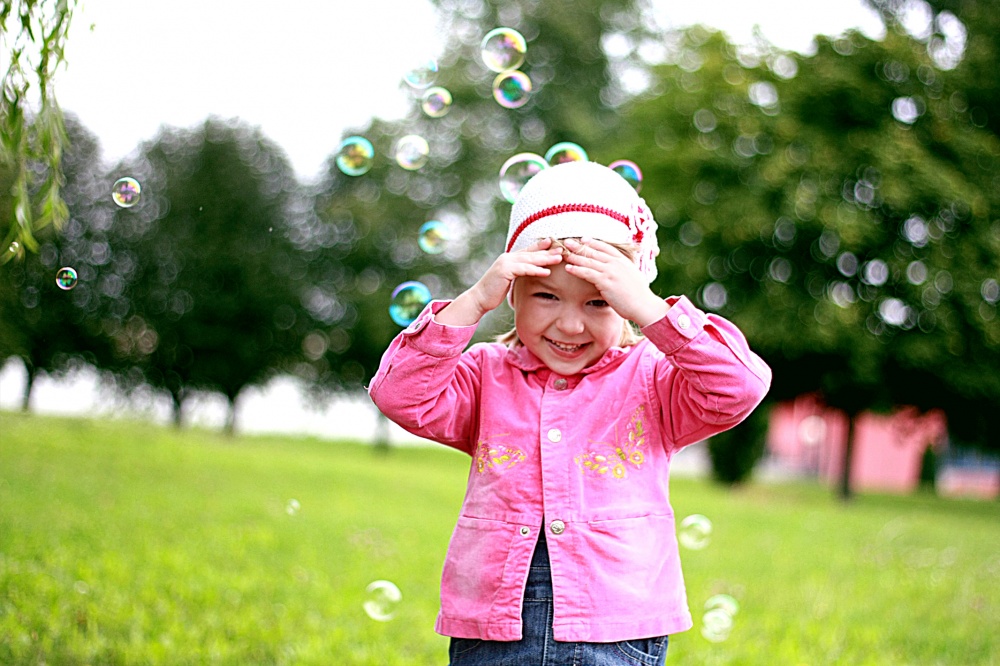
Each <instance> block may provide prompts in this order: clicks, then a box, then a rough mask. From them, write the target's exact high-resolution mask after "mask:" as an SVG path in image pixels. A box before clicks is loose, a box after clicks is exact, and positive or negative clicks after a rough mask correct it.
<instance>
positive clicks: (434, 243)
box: [417, 220, 448, 254]
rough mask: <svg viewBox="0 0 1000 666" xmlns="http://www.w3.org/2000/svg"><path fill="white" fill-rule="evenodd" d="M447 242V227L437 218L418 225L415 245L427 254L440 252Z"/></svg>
mask: <svg viewBox="0 0 1000 666" xmlns="http://www.w3.org/2000/svg"><path fill="white" fill-rule="evenodd" d="M447 244H448V227H447V225H445V223H444V222H441V221H439V220H430V221H429V222H424V223H423V225H421V227H420V234H419V236H418V237H417V245H419V246H420V249H421V250H423V251H424V252H426V253H427V254H441V253H442V252H444V250H445V246H447Z"/></svg>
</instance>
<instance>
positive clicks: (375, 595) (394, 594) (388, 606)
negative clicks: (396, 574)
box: [362, 580, 403, 622]
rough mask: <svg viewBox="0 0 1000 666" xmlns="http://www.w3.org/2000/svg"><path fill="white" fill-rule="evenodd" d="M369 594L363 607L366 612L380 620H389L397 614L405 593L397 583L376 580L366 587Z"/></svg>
mask: <svg viewBox="0 0 1000 666" xmlns="http://www.w3.org/2000/svg"><path fill="white" fill-rule="evenodd" d="M365 591H366V592H367V596H366V598H365V601H364V603H363V604H362V607H363V608H364V609H365V613H366V614H367V615H368V617H370V618H371V619H373V620H376V621H378V622H388V621H389V620H391V619H392V618H393V617H395V616H396V607H397V606H398V605H399V602H400V601H402V600H403V594H402V592H400V591H399V587H397V586H396V584H395V583H393V582H391V581H388V580H376V581H372V582H371V583H369V584H368V587H366V588H365Z"/></svg>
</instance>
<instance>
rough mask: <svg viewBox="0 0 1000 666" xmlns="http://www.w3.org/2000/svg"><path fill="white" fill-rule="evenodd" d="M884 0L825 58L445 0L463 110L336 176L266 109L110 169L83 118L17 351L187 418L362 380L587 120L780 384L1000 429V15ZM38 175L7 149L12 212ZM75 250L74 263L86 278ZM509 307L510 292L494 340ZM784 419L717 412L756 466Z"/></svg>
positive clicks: (2, 311)
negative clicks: (511, 195)
mask: <svg viewBox="0 0 1000 666" xmlns="http://www.w3.org/2000/svg"><path fill="white" fill-rule="evenodd" d="M871 4H872V6H874V7H876V8H877V9H879V11H880V12H881V13H882V16H883V18H884V20H885V23H886V26H887V30H886V36H885V38H884V39H881V40H872V39H869V38H867V37H865V36H864V35H861V34H859V33H855V32H851V33H849V34H847V35H845V36H843V37H839V38H835V39H834V38H829V39H828V38H822V37H820V38H817V47H816V52H815V53H814V54H812V55H809V56H803V55H800V54H796V53H786V52H782V51H780V50H778V49H776V48H775V47H773V46H772V45H770V44H768V43H766V42H764V41H762V40H761V41H760V42H758V43H757V44H756V45H752V46H740V47H737V46H734V45H733V44H731V43H729V42H728V41H727V40H726V39H725V38H724V36H723V35H721V34H720V33H716V32H713V31H710V30H706V29H704V28H700V27H695V28H691V29H686V30H680V31H664V30H660V29H658V28H657V27H656V26H655V24H654V22H653V18H652V14H651V12H650V9H649V7H648V6H647V5H646V4H645V3H644V2H640V1H638V0H636V1H633V0H609V1H603V2H599V1H598V0H586V1H584V2H582V3H581V2H572V3H570V2H569V1H568V0H556V1H554V2H546V3H537V2H530V1H528V0H524V1H523V2H499V1H495V0H488V1H487V0H480V1H473V2H469V1H467V0H464V1H459V0H440V1H439V2H438V3H437V5H438V7H439V10H440V15H441V17H442V29H443V30H446V31H447V34H448V35H449V42H448V44H447V48H446V51H445V53H444V54H443V55H442V57H441V59H440V71H439V72H438V78H437V81H436V85H440V86H444V87H445V88H447V89H448V90H449V91H450V93H451V95H452V98H453V104H452V107H451V109H450V111H449V112H448V113H447V114H446V115H443V116H442V117H430V116H428V115H427V114H425V113H423V112H422V111H421V110H420V92H419V91H414V101H413V111H412V113H411V114H410V115H409V116H407V117H406V118H404V119H402V120H398V121H384V120H379V119H373V120H372V121H371V122H370V123H368V124H367V125H366V126H363V127H358V128H354V129H353V130H352V131H351V132H348V133H346V134H358V135H362V136H365V137H367V138H368V139H369V140H370V141H371V142H372V144H373V146H374V148H375V159H374V161H373V164H372V168H371V170H370V171H368V172H367V173H365V174H364V175H360V176H349V175H346V174H345V173H344V172H342V171H341V170H340V169H338V168H337V166H336V160H335V157H336V156H335V155H334V154H331V156H330V158H329V160H328V162H327V167H326V168H325V169H324V173H323V175H322V176H321V177H320V178H319V179H318V180H317V181H316V182H313V183H309V184H304V183H301V182H298V181H297V180H296V178H295V177H294V174H293V173H292V171H291V169H290V168H289V166H288V163H287V161H286V159H285V158H284V156H283V154H282V153H281V150H280V149H279V148H278V147H277V146H275V145H274V144H273V143H271V142H270V141H269V140H267V139H266V138H265V137H263V136H261V134H260V132H259V131H258V130H256V129H254V128H251V127H248V126H246V125H245V124H243V123H240V122H227V121H223V120H221V119H210V120H208V121H206V122H205V123H204V124H203V125H201V126H199V127H195V128H189V129H174V128H165V129H163V130H162V131H161V132H160V134H159V135H158V136H157V137H155V138H154V139H152V140H151V141H149V142H146V143H144V144H142V145H141V146H139V147H138V150H137V151H136V152H135V157H134V158H132V159H129V160H127V161H125V162H123V163H121V164H117V165H114V166H113V167H111V168H106V167H104V166H102V165H101V163H100V160H99V158H98V154H99V151H98V146H97V142H96V140H95V139H94V138H93V136H92V135H90V133H89V132H88V131H87V130H86V128H84V127H82V126H80V125H79V123H77V122H75V121H74V120H73V119H72V117H68V118H67V122H66V127H67V133H68V136H69V138H70V141H69V145H68V148H67V150H66V151H65V154H64V156H63V170H64V174H65V182H64V185H63V189H62V192H63V194H64V198H65V202H66V205H67V208H68V211H69V220H68V222H67V223H66V225H65V227H64V228H63V229H62V231H61V232H58V233H57V232H55V231H54V230H49V229H42V230H40V231H39V232H38V233H37V238H38V241H39V247H38V250H37V252H23V250H24V248H20V249H17V250H16V251H15V253H17V252H20V253H21V255H20V256H19V257H18V259H17V260H15V261H8V262H7V263H6V264H4V265H3V266H2V267H0V280H2V283H0V284H2V286H0V358H7V357H10V356H18V357H20V358H22V359H23V360H24V362H25V365H26V366H27V367H28V372H29V378H33V377H34V376H35V375H36V374H37V373H47V374H57V373H60V372H65V371H66V370H68V369H70V368H72V367H74V365H75V364H79V363H87V364H90V365H92V366H94V367H96V368H98V369H99V370H100V371H101V372H103V373H104V374H105V376H106V377H108V378H110V380H111V381H113V382H115V383H116V384H117V385H118V386H120V387H121V388H123V389H125V390H129V389H133V388H136V387H140V386H151V387H154V388H156V389H159V390H161V391H164V392H166V393H168V394H169V395H170V396H171V398H172V401H173V404H174V407H175V414H176V415H177V418H178V419H179V418H180V414H181V412H182V406H183V404H184V401H185V400H186V398H187V397H189V396H190V394H191V392H193V391H216V392H219V393H221V394H223V395H225V396H226V397H227V399H228V400H229V403H230V405H231V410H230V411H231V413H235V410H234V409H232V406H233V405H234V404H235V401H236V400H237V398H238V396H239V395H240V393H241V391H242V390H243V389H244V388H246V387H248V386H255V385H260V384H261V383H263V382H265V381H267V380H268V379H269V378H270V377H273V376H274V375H276V374H293V375H296V376H298V377H301V378H303V379H304V380H306V381H307V382H308V383H309V385H310V386H313V387H314V388H315V389H316V391H317V392H318V393H320V394H324V393H327V392H329V391H340V390H358V389H361V388H362V386H363V385H364V383H365V382H366V380H367V379H368V378H369V377H371V375H372V374H373V373H374V370H375V368H376V366H377V363H378V359H379V357H380V356H381V353H382V351H383V350H384V349H385V347H386V346H387V344H388V342H389V340H390V339H391V338H392V336H393V335H395V333H396V332H398V330H399V326H398V325H396V324H395V323H393V322H392V320H391V319H390V318H389V316H388V314H387V307H388V304H389V300H390V295H391V292H392V290H393V289H394V287H396V286H397V285H398V284H400V283H401V282H403V281H405V280H420V281H423V282H425V283H426V284H428V286H430V287H431V291H432V293H433V294H434V296H435V297H449V296H452V295H454V294H456V293H457V292H458V291H459V290H460V289H461V288H462V287H463V286H464V285H466V284H470V283H471V282H472V281H473V280H475V279H476V278H477V277H478V275H479V274H480V272H481V271H482V270H483V269H484V267H485V266H486V265H488V262H489V261H491V260H492V258H493V257H494V256H495V255H496V254H497V253H498V252H500V251H501V250H502V247H501V245H502V241H503V237H504V232H505V230H506V217H507V214H508V211H509V203H507V202H506V201H505V200H504V199H503V197H502V196H501V195H500V191H499V189H498V187H497V178H498V171H499V168H500V165H502V164H503V163H504V161H505V160H506V159H507V158H509V157H510V156H511V155H513V154H515V153H519V152H525V151H530V152H535V153H538V154H544V153H545V151H546V150H547V149H548V148H549V147H550V146H552V145H553V144H555V143H557V142H559V141H573V142H575V143H578V144H580V145H581V146H583V147H585V148H586V150H587V151H588V153H589V157H590V159H592V160H595V161H598V162H601V163H604V164H608V163H610V162H611V161H613V160H617V159H621V158H627V159H631V160H633V161H635V162H636V163H637V164H639V165H640V167H641V169H642V171H643V172H644V182H643V185H642V189H641V195H642V196H643V197H645V199H646V200H647V202H648V203H649V204H650V206H651V208H652V210H653V211H654V214H655V216H656V218H657V221H658V222H659V225H660V229H659V234H658V235H659V241H660V246H661V249H662V252H661V254H660V256H659V258H658V263H659V277H658V278H657V281H656V282H655V283H654V288H655V289H656V290H657V291H658V292H659V293H662V294H663V295H667V294H672V293H687V294H689V295H690V296H692V297H693V298H694V299H695V300H696V301H697V302H698V304H699V305H700V306H701V307H703V308H705V309H706V310H710V311H715V312H719V313H720V314H723V315H724V316H726V317H729V318H731V319H732V320H733V321H735V322H736V323H737V324H738V325H739V326H740V327H741V328H742V329H743V330H744V331H745V332H746V334H747V336H748V338H749V339H750V340H751V343H752V345H753V346H754V347H755V349H757V350H759V351H760V352H761V354H762V355H763V356H764V357H765V358H766V360H767V361H768V363H770V364H771V366H772V367H773V368H774V371H775V373H774V384H773V388H772V391H771V394H770V395H769V397H768V401H769V403H770V402H774V401H778V400H784V399H788V398H791V397H794V396H796V395H800V394H802V393H807V392H814V393H817V394H819V395H821V396H822V397H823V399H824V400H825V401H826V402H827V403H828V404H829V405H831V406H833V407H838V408H840V409H843V410H844V411H845V412H846V413H847V414H848V415H850V416H851V417H852V419H853V417H855V416H857V415H858V414H859V413H860V412H861V411H863V410H870V409H890V408H892V407H893V406H896V405H904V404H906V405H915V406H917V407H919V408H921V409H930V408H940V409H942V410H944V411H945V413H946V414H947V417H948V421H949V428H950V432H951V436H952V438H953V439H954V440H957V441H959V442H962V443H966V444H970V445H975V446H979V447H983V448H987V449H992V450H1000V435H998V433H997V431H996V429H995V428H991V427H990V415H991V414H992V413H995V411H996V410H997V409H998V408H1000V319H998V317H997V303H998V300H1000V293H998V289H1000V287H998V285H997V281H998V277H1000V216H998V201H1000V138H998V130H1000V102H998V100H1000V96H998V88H997V81H998V80H1000V75H998V74H997V71H996V67H995V63H996V62H997V60H998V58H1000V44H998V39H1000V37H998V35H1000V30H998V28H1000V25H998V22H1000V18H998V17H997V16H994V14H993V13H992V12H991V7H990V3H985V2H976V1H973V0H934V1H932V2H929V3H928V4H927V7H928V8H929V20H928V21H926V22H925V23H926V25H923V26H919V25H918V26H917V28H914V27H913V26H914V21H913V16H912V15H910V14H907V13H906V12H908V11H911V12H912V3H910V4H907V3H898V2H894V1H893V0H871ZM498 25H513V26H514V27H517V28H518V29H519V30H520V31H521V32H522V33H523V34H524V36H525V37H526V39H527V41H528V52H527V60H526V62H525V63H524V64H523V65H522V70H523V71H524V72H525V73H527V74H528V75H529V76H530V77H531V79H532V81H533V83H534V90H533V92H532V93H531V96H530V98H529V101H528V103H527V104H525V105H524V106H522V107H520V108H517V109H505V108H502V107H501V106H500V105H498V104H497V103H496V102H495V100H494V99H493V96H492V92H491V89H490V83H491V81H492V78H493V73H491V72H489V71H488V70H487V69H486V68H485V66H484V65H483V64H482V61H481V59H480V58H479V52H478V51H479V43H480V40H481V39H482V37H483V35H484V34H485V33H486V32H488V31H489V30H490V29H491V28H493V27H496V26H498ZM904 25H905V26H906V28H907V29H904V27H903V26H904ZM410 134H417V135H420V136H423V137H424V138H425V139H427V141H428V143H429V146H430V153H429V159H428V162H427V164H426V165H424V166H423V167H421V168H419V169H415V170H408V169H404V168H401V167H400V166H399V165H398V164H396V163H395V161H394V160H393V159H392V155H393V150H394V146H395V144H396V142H397V141H398V140H399V139H400V138H401V137H403V136H405V135H410ZM334 148H335V147H332V149H334ZM39 168H44V167H39ZM126 175H127V176H131V177H134V178H136V179H137V180H138V181H139V182H140V183H141V184H142V194H141V198H140V202H139V204H137V205H135V206H133V207H131V208H120V207H118V206H116V205H115V204H114V202H112V200H111V197H110V187H111V183H113V182H114V181H115V180H116V179H117V178H119V177H121V176H126ZM14 177H16V174H15V172H14V171H13V170H11V169H9V168H7V167H3V166H2V165H0V185H2V189H0V225H9V224H11V223H12V222H11V220H13V219H14V211H13V208H14V206H15V205H16V203H15V199H14V198H13V197H11V196H9V195H8V192H9V191H10V190H11V187H10V186H9V185H10V184H11V183H12V182H13V178H14ZM431 219H438V220H445V221H446V222H447V223H448V225H449V226H450V228H451V229H452V231H453V233H454V238H453V239H452V241H451V242H450V245H449V247H448V249H447V250H446V252H444V253H443V254H438V255H431V254H426V253H424V252H422V251H421V250H420V249H419V247H418V245H417V230H418V229H419V227H420V226H421V225H422V224H423V223H424V222H426V221H428V220H431ZM0 231H6V227H4V228H2V229H0ZM61 266H73V267H74V268H75V269H76V271H77V272H78V275H79V282H78V284H77V286H76V287H75V288H74V289H72V290H69V291H63V290H61V289H59V288H58V287H57V286H56V284H55V280H54V275H55V271H56V270H57V269H58V268H60V267H61ZM506 326H509V319H505V317H504V315H503V313H501V314H499V315H498V316H496V317H494V318H493V319H491V320H490V321H488V322H487V323H486V324H485V325H483V326H481V330H480V331H479V333H478V337H479V338H486V337H488V336H490V335H492V334H494V333H496V332H498V331H499V330H501V329H502V328H504V327H506ZM30 385H31V381H30V379H29V390H30ZM766 415H767V411H766V405H765V408H764V409H761V410H758V412H757V413H756V414H755V416H754V417H753V418H751V419H750V420H749V421H748V422H747V423H746V424H744V425H741V426H739V427H737V428H735V429H734V430H732V431H730V432H729V433H726V434H724V435H720V436H718V437H716V438H713V440H712V441H711V442H710V451H711V454H712V458H713V464H714V468H715V473H716V476H717V478H718V479H720V480H722V481H725V482H729V483H735V482H740V481H743V480H745V479H746V478H747V477H748V475H749V474H750V471H751V470H752V467H753V465H754V464H755V462H756V461H757V460H758V459H759V458H760V455H761V454H762V452H763V449H764V436H765V431H766V428H764V427H762V424H763V423H765V422H766ZM230 427H232V422H231V421H230ZM848 455H850V447H848ZM846 478H847V477H846V476H845V485H844V486H843V489H842V490H843V492H844V494H845V495H847V494H849V491H850V489H849V486H847V485H846Z"/></svg>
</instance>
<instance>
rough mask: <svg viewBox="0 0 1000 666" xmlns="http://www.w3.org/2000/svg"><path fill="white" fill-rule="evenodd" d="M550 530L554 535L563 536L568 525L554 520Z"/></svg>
mask: <svg viewBox="0 0 1000 666" xmlns="http://www.w3.org/2000/svg"><path fill="white" fill-rule="evenodd" d="M549 529H550V530H551V531H552V533H553V534H557V535H558V534H562V533H563V532H565V531H566V523H564V522H563V521H561V520H553V521H552V523H551V524H550V525H549Z"/></svg>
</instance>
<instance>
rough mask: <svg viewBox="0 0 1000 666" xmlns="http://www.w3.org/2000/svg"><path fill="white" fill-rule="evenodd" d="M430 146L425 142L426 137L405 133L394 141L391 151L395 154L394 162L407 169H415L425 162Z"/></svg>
mask: <svg viewBox="0 0 1000 666" xmlns="http://www.w3.org/2000/svg"><path fill="white" fill-rule="evenodd" d="M430 152H431V148H430V146H429V145H428V144H427V139H425V138H424V137H422V136H418V135H416V134H407V135H406V136H404V137H402V138H401V139H400V140H399V141H397V142H396V148H395V150H394V151H393V153H394V155H395V156H396V164H398V165H399V166H401V167H403V168H404V169H407V170H409V171H416V170H417V169H419V168H420V167H422V166H423V165H425V164H427V156H428V155H429V154H430Z"/></svg>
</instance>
